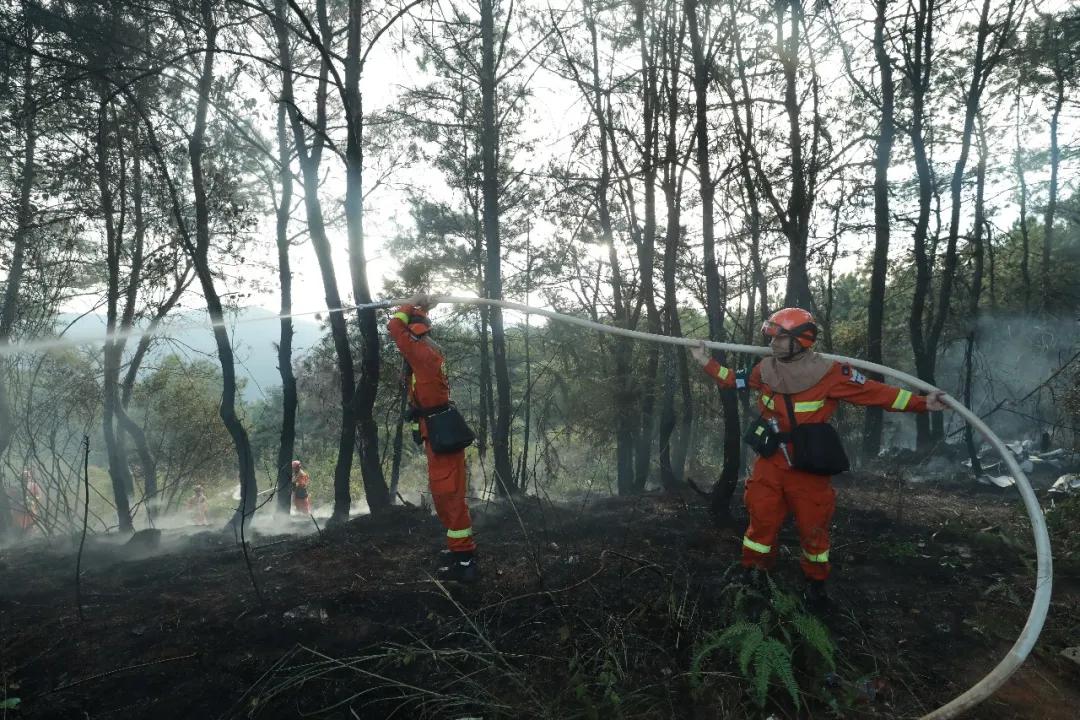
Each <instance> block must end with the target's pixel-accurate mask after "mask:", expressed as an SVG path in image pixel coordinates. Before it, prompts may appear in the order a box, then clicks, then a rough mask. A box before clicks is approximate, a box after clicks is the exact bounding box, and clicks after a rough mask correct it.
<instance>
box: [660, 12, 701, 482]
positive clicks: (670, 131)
mask: <svg viewBox="0 0 1080 720" xmlns="http://www.w3.org/2000/svg"><path fill="white" fill-rule="evenodd" d="M674 14H675V13H674V12H672V13H671V14H670V15H669V17H668V18H667V20H666V22H665V26H664V32H663V41H664V47H663V53H664V55H665V56H666V62H665V64H666V65H667V67H668V72H667V73H666V75H665V78H664V88H663V99H664V101H665V102H664V105H665V121H666V127H665V132H664V161H663V162H664V174H663V182H662V183H661V185H662V187H663V191H664V201H665V205H666V211H667V227H666V229H665V233H664V235H665V237H664V266H663V272H664V324H665V328H664V329H665V330H666V332H667V334H668V335H671V336H673V337H679V336H681V335H682V324H681V323H680V321H679V303H678V297H677V287H676V278H675V270H676V265H677V263H678V259H679V246H680V244H681V243H682V223H681V220H682V214H681V207H680V200H681V197H682V166H683V163H682V162H681V161H682V158H681V156H680V153H679V147H678V131H679V110H680V108H679V69H680V66H681V64H682V46H683V36H684V34H685V30H686V21H685V18H680V20H679V21H678V30H677V31H676V27H675V23H676V20H675V18H674V17H673V15H674ZM664 376H665V377H664V402H663V404H662V406H661V408H662V409H661V415H660V484H661V485H663V487H664V489H665V490H667V491H669V492H673V491H675V490H677V489H678V488H679V487H680V486H681V485H682V479H683V477H682V476H683V463H684V461H685V457H686V453H685V445H684V443H685V442H688V441H689V437H690V426H691V424H692V422H693V404H692V398H691V395H690V383H689V371H688V368H687V364H686V353H685V352H681V351H680V352H676V351H675V350H674V348H670V347H668V348H665V350H664ZM676 383H678V386H679V390H680V391H681V394H682V398H683V406H682V413H681V422H680V424H681V426H682V427H681V428H680V430H679V432H678V433H676V431H675V430H676V413H675V396H676V388H675V386H676Z"/></svg>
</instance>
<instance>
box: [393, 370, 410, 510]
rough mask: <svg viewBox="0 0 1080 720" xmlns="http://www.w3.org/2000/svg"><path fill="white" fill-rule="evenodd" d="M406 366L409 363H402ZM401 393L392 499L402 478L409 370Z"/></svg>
mask: <svg viewBox="0 0 1080 720" xmlns="http://www.w3.org/2000/svg"><path fill="white" fill-rule="evenodd" d="M402 364H403V365H404V367H408V365H407V364H405V363H402ZM401 377H402V384H401V393H400V397H399V399H398V417H397V427H396V428H395V429H394V442H393V446H392V447H393V457H392V459H391V462H390V501H391V503H392V502H393V501H394V498H396V497H397V496H398V481H399V480H400V479H401V457H402V452H403V450H404V447H403V446H404V434H405V413H406V412H408V410H409V391H408V389H407V387H408V382H409V380H408V377H407V372H406V371H405V370H404V368H403V370H402V373H401Z"/></svg>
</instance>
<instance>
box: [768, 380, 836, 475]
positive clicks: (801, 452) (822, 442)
mask: <svg viewBox="0 0 1080 720" xmlns="http://www.w3.org/2000/svg"><path fill="white" fill-rule="evenodd" d="M784 404H785V405H786V406H787V411H788V417H789V418H790V419H791V432H790V433H788V437H789V438H790V440H791V466H792V467H793V468H795V469H796V470H802V471H803V472H808V473H813V474H814V475H839V474H840V473H842V472H847V471H848V470H850V469H851V462H850V461H849V460H848V456H847V453H845V452H844V443H843V442H842V441H841V440H840V433H838V432H836V428H834V427H833V426H832V425H830V424H829V423H805V424H803V425H799V423H798V421H797V420H796V419H795V404H794V403H793V402H791V396H790V395H784Z"/></svg>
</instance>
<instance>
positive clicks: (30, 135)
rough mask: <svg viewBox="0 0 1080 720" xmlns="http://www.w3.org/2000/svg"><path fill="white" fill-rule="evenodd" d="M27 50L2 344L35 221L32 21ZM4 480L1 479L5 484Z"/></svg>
mask: <svg viewBox="0 0 1080 720" xmlns="http://www.w3.org/2000/svg"><path fill="white" fill-rule="evenodd" d="M24 35H25V42H26V47H27V50H26V53H25V55H24V57H23V78H22V79H23V106H22V112H21V119H22V122H23V128H22V130H23V133H22V135H23V142H24V145H23V157H22V161H23V162H22V168H21V169H20V176H19V206H18V210H17V211H16V212H17V214H16V225H15V237H14V239H13V242H12V249H11V264H10V266H9V268H8V274H7V282H6V283H5V285H4V304H3V307H0V346H3V345H7V344H8V343H9V342H11V334H12V331H13V330H14V328H15V321H16V319H17V318H18V310H19V293H20V291H21V290H22V279H23V274H24V273H25V271H26V250H27V247H28V245H29V244H30V240H31V238H30V232H31V225H32V222H33V214H34V213H33V206H32V205H31V204H30V194H31V191H32V190H33V188H34V161H35V157H36V151H37V125H36V124H35V122H34V121H35V118H36V116H35V111H34V107H33V106H34V99H33V91H32V87H33V85H32V83H33V79H34V63H33V54H32V52H31V51H32V50H33V46H34V36H33V32H32V31H31V29H30V23H29V22H27V23H26V26H25V32H24ZM4 365H5V363H3V362H2V361H0V456H2V455H3V454H4V453H5V452H6V451H7V449H8V447H10V446H11V441H12V439H13V438H14V436H15V422H14V419H13V418H12V413H11V403H10V400H9V399H8V390H7V377H6V372H7V369H6V368H5V367H4ZM2 485H3V483H0V486H2ZM0 503H2V504H3V507H0V537H2V536H3V534H4V533H6V532H7V531H8V529H9V528H8V523H9V522H10V518H11V513H10V512H3V510H4V508H5V507H6V506H7V494H6V493H5V492H3V490H2V487H0Z"/></svg>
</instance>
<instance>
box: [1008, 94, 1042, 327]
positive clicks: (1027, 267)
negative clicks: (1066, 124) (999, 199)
mask: <svg viewBox="0 0 1080 720" xmlns="http://www.w3.org/2000/svg"><path fill="white" fill-rule="evenodd" d="M1022 88H1023V84H1021V83H1019V82H1017V83H1016V151H1015V156H1014V160H1013V162H1014V166H1015V167H1016V181H1017V184H1018V185H1019V186H1020V240H1021V243H1022V248H1021V254H1020V281H1021V283H1023V288H1022V290H1021V291H1022V294H1023V296H1024V313H1025V314H1026V313H1027V312H1028V311H1030V309H1031V237H1030V234H1029V230H1028V220H1027V204H1028V189H1027V178H1026V176H1025V173H1024V156H1023V152H1022V149H1021V148H1022V145H1021V142H1020V141H1021V137H1020V97H1021V95H1020V91H1021V89H1022ZM1044 285H1045V280H1044Z"/></svg>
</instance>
